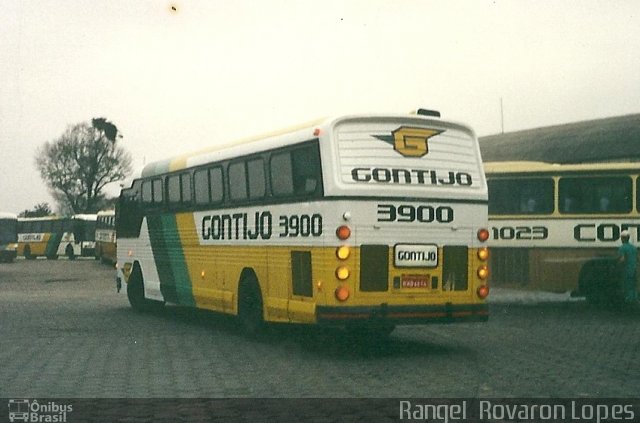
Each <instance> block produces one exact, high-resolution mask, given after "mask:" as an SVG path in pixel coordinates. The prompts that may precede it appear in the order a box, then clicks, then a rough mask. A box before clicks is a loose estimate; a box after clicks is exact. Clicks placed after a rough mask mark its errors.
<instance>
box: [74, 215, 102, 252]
mask: <svg viewBox="0 0 640 423" xmlns="http://www.w3.org/2000/svg"><path fill="white" fill-rule="evenodd" d="M97 220H98V215H96V214H75V215H73V216H72V217H71V222H72V223H73V255H75V256H81V257H95V255H96V226H97ZM66 255H67V257H69V258H73V257H72V256H71V255H70V254H69V252H66Z"/></svg>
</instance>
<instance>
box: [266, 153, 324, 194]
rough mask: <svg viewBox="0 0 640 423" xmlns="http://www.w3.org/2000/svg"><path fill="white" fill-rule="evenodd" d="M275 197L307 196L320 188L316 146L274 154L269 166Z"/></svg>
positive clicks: (318, 154) (318, 160)
mask: <svg viewBox="0 0 640 423" xmlns="http://www.w3.org/2000/svg"><path fill="white" fill-rule="evenodd" d="M269 169H270V176H271V189H272V191H273V195H276V196H291V195H294V196H309V195H313V194H316V193H317V192H318V191H319V190H318V189H319V187H320V186H321V172H320V153H319V150H318V148H317V145H316V144H313V145H308V146H304V147H299V148H295V149H292V150H290V151H285V152H282V153H276V154H274V155H272V156H271V161H270V164H269Z"/></svg>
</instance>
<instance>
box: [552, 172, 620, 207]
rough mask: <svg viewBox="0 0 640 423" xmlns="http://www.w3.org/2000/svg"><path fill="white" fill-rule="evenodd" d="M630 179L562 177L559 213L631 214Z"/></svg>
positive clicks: (617, 177)
mask: <svg viewBox="0 0 640 423" xmlns="http://www.w3.org/2000/svg"><path fill="white" fill-rule="evenodd" d="M631 185H632V184H631V178H629V177H625V176H611V177H565V178H561V179H560V193H559V201H560V204H559V206H560V211H561V212H562V213H627V212H629V211H631V208H632V200H631V193H632V192H631Z"/></svg>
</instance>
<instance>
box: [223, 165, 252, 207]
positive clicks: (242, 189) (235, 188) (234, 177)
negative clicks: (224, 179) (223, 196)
mask: <svg viewBox="0 0 640 423" xmlns="http://www.w3.org/2000/svg"><path fill="white" fill-rule="evenodd" d="M228 172H229V195H230V196H231V200H246V199H247V197H248V193H247V174H246V169H245V165H244V162H236V163H231V164H230V165H229V170H228Z"/></svg>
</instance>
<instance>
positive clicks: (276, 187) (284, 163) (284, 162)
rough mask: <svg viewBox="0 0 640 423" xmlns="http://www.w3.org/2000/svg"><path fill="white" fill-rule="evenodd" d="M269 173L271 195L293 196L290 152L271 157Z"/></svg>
mask: <svg viewBox="0 0 640 423" xmlns="http://www.w3.org/2000/svg"><path fill="white" fill-rule="evenodd" d="M270 172H271V190H272V192H273V195H291V194H293V168H292V166H291V153H290V152H288V151H287V152H285V153H279V154H274V155H273V156H272V157H271V163H270Z"/></svg>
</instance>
